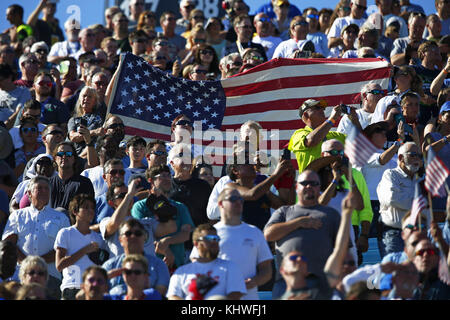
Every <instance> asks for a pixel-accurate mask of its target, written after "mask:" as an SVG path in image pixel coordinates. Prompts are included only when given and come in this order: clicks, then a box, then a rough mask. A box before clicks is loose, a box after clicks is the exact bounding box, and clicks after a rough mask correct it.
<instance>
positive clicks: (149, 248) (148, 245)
mask: <svg viewBox="0 0 450 320" xmlns="http://www.w3.org/2000/svg"><path fill="white" fill-rule="evenodd" d="M130 218H133V217H132V216H127V217H125V220H124V221H126V220H128V219H130ZM110 219H111V217H106V218H104V219H102V221H100V233H101V235H102V237H103V239H104V240H105V242H106V245H107V248H108V249H109V253H110V254H111V256H110V258H112V257H113V256H118V255H119V254H122V253H124V251H123V247H122V245H121V244H120V241H119V230H117V231H116V232H115V233H114V234H113V235H112V236H110V237H109V238H105V234H106V226H107V225H108V222H109V220H110ZM139 222H140V223H141V224H142V225H143V226H144V228H145V230H146V231H147V233H148V238H147V241H145V243H144V252H145V254H148V255H151V256H154V255H155V244H154V243H153V242H154V241H155V236H154V234H155V231H156V227H157V226H158V224H159V222H158V221H157V220H156V219H153V218H143V219H139Z"/></svg>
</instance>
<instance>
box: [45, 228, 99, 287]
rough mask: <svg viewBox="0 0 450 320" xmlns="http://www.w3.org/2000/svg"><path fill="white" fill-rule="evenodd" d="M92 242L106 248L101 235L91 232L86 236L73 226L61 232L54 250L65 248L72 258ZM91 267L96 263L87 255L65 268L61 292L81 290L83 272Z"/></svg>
mask: <svg viewBox="0 0 450 320" xmlns="http://www.w3.org/2000/svg"><path fill="white" fill-rule="evenodd" d="M91 242H97V243H98V244H99V247H100V248H105V242H104V241H103V239H102V236H101V235H100V234H99V233H97V232H91V233H89V234H86V235H84V234H82V233H81V232H80V231H78V229H77V228H76V227H75V226H71V227H68V228H63V229H61V230H59V232H58V235H57V236H56V240H55V244H54V249H55V250H56V249H57V248H64V249H66V250H67V253H66V255H67V256H71V255H73V254H74V253H76V252H77V251H79V250H80V249H81V248H83V247H85V246H87V245H88V244H90V243H91ZM91 265H94V262H93V261H91V259H89V257H88V256H87V255H84V256H83V257H81V259H79V260H78V261H77V262H75V263H74V264H73V265H71V266H69V267H67V268H64V269H63V271H62V274H63V279H62V283H61V291H62V290H64V289H66V288H77V289H78V288H80V285H81V282H82V275H83V272H84V270H86V269H87V268H88V267H90V266H91Z"/></svg>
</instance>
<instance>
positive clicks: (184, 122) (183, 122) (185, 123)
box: [175, 70, 206, 127]
mask: <svg viewBox="0 0 450 320" xmlns="http://www.w3.org/2000/svg"><path fill="white" fill-rule="evenodd" d="M198 71H200V70H197V71H192V72H198ZM202 71H204V70H202ZM205 73H206V72H205ZM175 125H176V126H190V127H192V122H191V121H189V120H179V121H177V123H176V124H175Z"/></svg>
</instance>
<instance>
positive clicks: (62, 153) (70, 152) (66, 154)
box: [56, 151, 73, 158]
mask: <svg viewBox="0 0 450 320" xmlns="http://www.w3.org/2000/svg"><path fill="white" fill-rule="evenodd" d="M56 156H57V157H61V158H62V157H64V156H66V157H71V156H73V152H72V151H66V152H64V151H60V152H57V153H56Z"/></svg>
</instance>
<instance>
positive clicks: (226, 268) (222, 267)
mask: <svg viewBox="0 0 450 320" xmlns="http://www.w3.org/2000/svg"><path fill="white" fill-rule="evenodd" d="M197 275H208V276H210V277H211V278H213V279H214V280H216V281H217V282H218V283H217V285H216V286H214V287H213V288H212V289H211V290H210V291H209V292H208V293H207V294H206V295H205V297H204V298H205V299H207V298H208V297H211V296H214V295H221V296H226V295H228V294H230V293H232V292H241V293H243V294H245V293H247V289H246V288H245V282H244V277H243V276H242V272H241V270H240V269H239V267H238V266H237V265H236V264H235V263H234V262H232V261H227V260H222V259H220V258H217V259H215V260H214V261H211V262H206V263H201V262H193V263H189V264H185V265H183V266H181V267H179V268H178V269H177V270H175V273H174V274H173V275H172V277H171V278H170V283H169V288H168V289H167V295H166V296H167V297H170V296H178V297H180V298H183V299H185V300H192V297H191V296H190V294H189V290H188V288H189V285H190V283H191V281H192V280H193V279H196V278H197Z"/></svg>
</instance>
